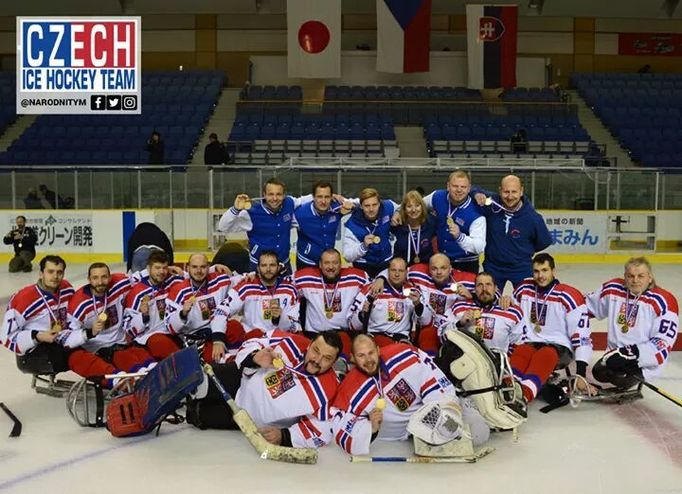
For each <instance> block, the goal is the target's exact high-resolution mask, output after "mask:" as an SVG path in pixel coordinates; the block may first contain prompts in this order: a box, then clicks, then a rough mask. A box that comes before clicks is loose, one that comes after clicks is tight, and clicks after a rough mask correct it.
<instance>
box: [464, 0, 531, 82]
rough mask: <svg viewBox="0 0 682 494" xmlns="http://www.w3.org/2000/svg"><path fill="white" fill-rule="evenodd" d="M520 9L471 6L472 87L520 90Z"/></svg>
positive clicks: (470, 60) (469, 30)
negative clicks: (517, 44)
mask: <svg viewBox="0 0 682 494" xmlns="http://www.w3.org/2000/svg"><path fill="white" fill-rule="evenodd" d="M518 14H519V9H518V6H517V5H492V6H491V5H467V59H468V60H467V61H468V66H469V87H470V88H471V89H494V88H500V87H504V88H508V87H514V86H516V37H517V21H518Z"/></svg>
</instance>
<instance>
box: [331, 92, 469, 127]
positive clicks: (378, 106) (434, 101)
mask: <svg viewBox="0 0 682 494" xmlns="http://www.w3.org/2000/svg"><path fill="white" fill-rule="evenodd" d="M324 99H325V101H324V113H338V112H342V113H345V112H349V111H350V112H369V113H380V114H386V115H389V116H390V117H391V119H392V120H393V122H394V123H395V124H396V125H422V124H423V122H424V119H425V118H427V117H429V116H430V115H433V114H434V113H436V112H438V111H439V109H440V108H441V107H442V105H443V103H452V102H464V101H481V100H482V98H481V93H480V91H477V90H475V89H467V88H464V87H441V86H429V87H427V86H404V87H403V86H327V87H326V88H325V98H324Z"/></svg>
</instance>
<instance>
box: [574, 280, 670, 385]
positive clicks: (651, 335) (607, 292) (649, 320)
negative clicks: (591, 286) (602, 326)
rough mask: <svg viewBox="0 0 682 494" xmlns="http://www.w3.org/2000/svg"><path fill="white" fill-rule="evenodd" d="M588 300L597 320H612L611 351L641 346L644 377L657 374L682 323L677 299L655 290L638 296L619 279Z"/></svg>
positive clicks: (640, 357)
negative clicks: (623, 347)
mask: <svg viewBox="0 0 682 494" xmlns="http://www.w3.org/2000/svg"><path fill="white" fill-rule="evenodd" d="M586 301H587V308H588V309H589V311H590V313H591V314H592V315H594V317H596V318H597V319H605V318H608V348H609V349H613V348H618V347H621V346H625V345H637V348H638V349H639V365H640V367H642V369H643V371H644V376H645V377H646V378H649V377H654V376H655V375H657V374H658V373H659V372H660V369H661V368H662V367H663V364H665V362H666V361H667V360H668V357H669V356H670V351H671V349H672V346H673V345H674V344H675V339H676V338H677V333H678V328H679V324H680V320H679V309H678V305H677V299H676V298H675V296H674V295H673V294H672V293H670V292H669V291H667V290H664V289H663V288H659V287H655V288H650V289H648V290H646V291H645V292H644V293H642V294H641V295H640V296H639V297H634V296H633V295H632V294H630V293H628V291H627V290H626V288H625V285H624V283H623V279H622V278H616V279H613V280H610V281H607V282H606V283H604V284H603V285H602V286H601V287H600V289H599V290H597V291H596V292H593V293H590V294H589V295H587V297H586Z"/></svg>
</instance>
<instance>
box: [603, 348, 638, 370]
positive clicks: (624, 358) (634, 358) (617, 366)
mask: <svg viewBox="0 0 682 494" xmlns="http://www.w3.org/2000/svg"><path fill="white" fill-rule="evenodd" d="M638 359H639V348H637V345H625V346H622V347H620V348H616V349H615V350H611V351H610V352H607V353H605V354H604V357H603V360H604V365H605V366H606V367H607V368H608V369H610V370H612V371H614V372H620V373H624V374H631V375H632V374H638V373H639V361H638Z"/></svg>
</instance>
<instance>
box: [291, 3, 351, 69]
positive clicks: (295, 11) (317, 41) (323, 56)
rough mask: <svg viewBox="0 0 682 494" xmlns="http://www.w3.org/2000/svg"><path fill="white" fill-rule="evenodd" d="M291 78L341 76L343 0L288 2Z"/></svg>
mask: <svg viewBox="0 0 682 494" xmlns="http://www.w3.org/2000/svg"><path fill="white" fill-rule="evenodd" d="M287 66H288V75H289V77H304V78H325V79H326V78H330V77H341V0H324V1H323V0H287Z"/></svg>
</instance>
